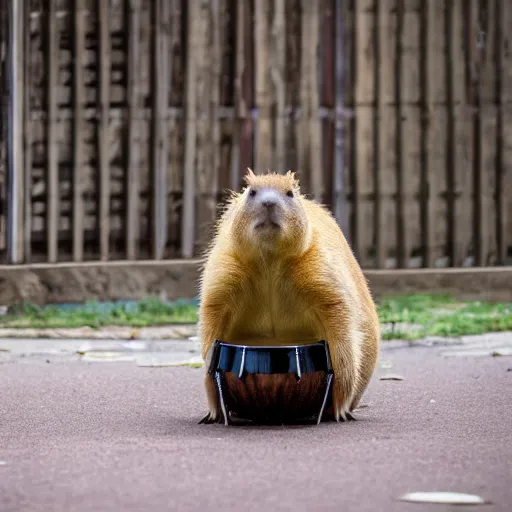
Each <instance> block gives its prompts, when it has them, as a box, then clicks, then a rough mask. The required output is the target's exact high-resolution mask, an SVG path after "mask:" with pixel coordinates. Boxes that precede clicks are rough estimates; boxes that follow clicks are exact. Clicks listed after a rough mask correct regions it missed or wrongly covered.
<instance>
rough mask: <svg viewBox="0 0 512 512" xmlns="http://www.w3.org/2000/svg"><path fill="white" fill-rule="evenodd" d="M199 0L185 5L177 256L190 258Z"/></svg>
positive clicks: (199, 37)
mask: <svg viewBox="0 0 512 512" xmlns="http://www.w3.org/2000/svg"><path fill="white" fill-rule="evenodd" d="M199 4H200V0H190V1H189V2H188V6H187V55H188V59H187V77H186V107H185V116H186V118H185V166H184V177H183V209H182V217H181V219H182V225H181V255H182V257H183V258H191V257H192V256H193V254H194V242H195V233H196V229H195V224H196V211H195V210H196V205H195V187H196V173H195V156H196V132H197V127H196V75H197V71H196V66H197V63H196V59H195V56H196V55H197V52H198V51H200V50H201V37H202V36H201V34H200V33H199V31H198V30H197V29H196V26H195V24H196V16H197V14H198V13H199Z"/></svg>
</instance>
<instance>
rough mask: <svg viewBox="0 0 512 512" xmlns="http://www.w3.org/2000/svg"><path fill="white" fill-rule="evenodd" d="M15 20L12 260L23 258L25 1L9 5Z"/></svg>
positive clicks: (10, 126) (12, 35)
mask: <svg viewBox="0 0 512 512" xmlns="http://www.w3.org/2000/svg"><path fill="white" fill-rule="evenodd" d="M10 11H11V18H10V19H9V22H11V23H12V25H11V27H10V43H11V44H10V50H11V56H10V57H11V59H10V62H9V64H10V66H11V70H10V78H11V80H12V81H11V83H10V84H9V86H10V90H9V101H10V106H9V108H10V109H11V111H10V120H9V121H10V123H9V124H8V131H10V134H9V135H10V136H8V139H9V141H8V145H9V149H8V151H9V153H10V154H9V157H8V158H9V162H10V165H9V171H8V172H9V174H10V176H9V180H8V182H9V184H10V187H9V188H10V190H9V192H8V197H7V204H10V208H9V209H10V212H9V213H10V215H9V217H8V219H9V238H8V241H9V252H10V255H9V256H10V258H9V260H10V261H11V262H12V263H21V262H22V261H23V257H24V256H23V249H24V241H23V238H24V237H23V227H24V226H23V214H24V207H23V200H24V198H25V194H24V191H23V189H24V183H23V181H24V171H23V169H24V158H23V157H24V152H23V123H24V101H23V84H24V81H25V79H24V71H25V66H24V62H23V60H24V51H23V48H24V40H25V38H24V37H23V31H24V28H25V22H24V21H25V20H24V18H25V15H24V11H25V9H24V7H23V3H22V2H13V3H12V4H11V6H10Z"/></svg>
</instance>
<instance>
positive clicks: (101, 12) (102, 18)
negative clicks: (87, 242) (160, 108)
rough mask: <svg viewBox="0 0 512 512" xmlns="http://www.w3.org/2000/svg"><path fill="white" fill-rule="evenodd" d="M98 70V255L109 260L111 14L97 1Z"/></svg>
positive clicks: (101, 0)
mask: <svg viewBox="0 0 512 512" xmlns="http://www.w3.org/2000/svg"><path fill="white" fill-rule="evenodd" d="M97 12H98V17H99V43H100V44H99V52H100V53H99V67H100V120H99V130H98V145H99V148H98V149H99V151H98V153H99V174H100V187H99V188H100V212H99V213H100V215H99V231H100V255H101V259H102V260H103V261H106V260H108V259H109V251H110V249H109V239H110V158H109V139H108V124H109V112H110V66H111V64H110V62H111V58H110V52H111V50H110V12H109V3H108V2H105V1H104V0H98V11H97Z"/></svg>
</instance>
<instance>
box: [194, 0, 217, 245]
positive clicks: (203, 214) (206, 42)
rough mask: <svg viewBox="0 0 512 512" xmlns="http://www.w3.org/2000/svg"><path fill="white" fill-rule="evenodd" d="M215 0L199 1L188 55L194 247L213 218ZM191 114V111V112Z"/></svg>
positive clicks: (205, 239)
mask: <svg viewBox="0 0 512 512" xmlns="http://www.w3.org/2000/svg"><path fill="white" fill-rule="evenodd" d="M219 13H220V9H219V0H213V1H212V2H206V1H201V2H200V9H199V10H198V12H197V16H196V29H195V30H197V31H198V32H199V34H198V36H200V39H199V41H198V46H197V47H196V53H195V54H194V56H193V57H192V58H193V59H194V60H195V61H196V64H195V67H196V84H197V85H196V94H197V99H196V106H197V110H196V115H197V118H198V122H197V128H196V135H197V142H196V170H195V172H196V173H197V194H198V204H197V227H196V243H197V246H196V250H198V251H200V252H202V251H204V249H205V248H206V246H207V244H208V242H209V240H210V236H211V230H212V228H213V226H214V223H215V218H216V203H217V190H218V182H219V167H220V150H221V147H220V120H219V116H218V111H219V105H220V65H221V58H220V40H221V38H220V29H221V24H220V20H219ZM191 114H192V113H191Z"/></svg>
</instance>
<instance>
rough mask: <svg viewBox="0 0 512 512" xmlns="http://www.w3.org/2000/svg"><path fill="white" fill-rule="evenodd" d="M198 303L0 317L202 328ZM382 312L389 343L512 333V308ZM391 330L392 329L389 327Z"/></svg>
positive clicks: (54, 309)
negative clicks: (199, 324) (500, 332)
mask: <svg viewBox="0 0 512 512" xmlns="http://www.w3.org/2000/svg"><path fill="white" fill-rule="evenodd" d="M197 306H198V304H197V300H196V301H177V302H173V303H171V302H164V301H161V300H158V299H146V300H143V301H139V302H135V301H134V302H106V303H105V302H88V303H86V304H82V305H67V306H45V307H43V308H40V307H37V306H32V305H23V306H19V307H16V308H13V309H12V311H10V312H9V314H8V315H5V316H3V317H0V327H14V328H22V327H32V328H45V327H50V328H59V327H85V326H88V327H92V328H99V327H102V326H109V325H117V326H130V327H147V326H158V325H171V324H174V325H176V324H191V323H192V324H193V323H196V322H197ZM378 312H379V317H380V320H381V322H382V323H383V324H387V326H386V329H383V338H384V339H391V338H393V339H409V340H413V339H417V338H422V337H424V336H460V335H467V334H482V333H485V332H496V331H507V330H512V303H488V302H480V301H470V302H460V301H457V300H455V299H453V298H451V297H447V296H436V295H421V294H414V295H402V296H398V297H383V298H381V300H380V301H379V306H378ZM389 325H391V328H388V326H389Z"/></svg>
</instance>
